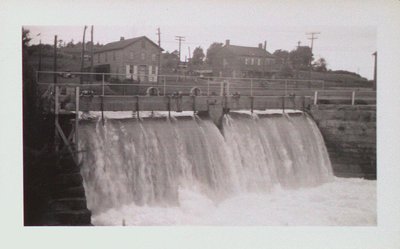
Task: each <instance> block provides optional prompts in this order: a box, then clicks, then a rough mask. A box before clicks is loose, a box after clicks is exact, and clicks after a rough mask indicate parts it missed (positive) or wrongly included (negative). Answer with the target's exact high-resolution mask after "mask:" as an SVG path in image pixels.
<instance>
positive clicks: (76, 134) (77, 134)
mask: <svg viewBox="0 0 400 249" xmlns="http://www.w3.org/2000/svg"><path fill="white" fill-rule="evenodd" d="M79 93H80V91H79V86H77V87H75V150H76V151H77V150H78V141H79Z"/></svg>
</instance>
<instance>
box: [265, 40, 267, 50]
mask: <svg viewBox="0 0 400 249" xmlns="http://www.w3.org/2000/svg"><path fill="white" fill-rule="evenodd" d="M264 50H265V51H267V41H264Z"/></svg>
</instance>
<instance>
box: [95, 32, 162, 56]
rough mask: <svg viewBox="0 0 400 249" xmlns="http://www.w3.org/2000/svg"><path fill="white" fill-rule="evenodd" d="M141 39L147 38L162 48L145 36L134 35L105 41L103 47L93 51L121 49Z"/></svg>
mask: <svg viewBox="0 0 400 249" xmlns="http://www.w3.org/2000/svg"><path fill="white" fill-rule="evenodd" d="M142 39H146V40H148V41H149V42H150V43H152V44H153V45H154V46H156V47H158V48H159V49H161V51H163V49H162V48H161V47H159V46H158V45H157V44H156V43H154V42H153V41H152V40H150V39H149V38H147V37H146V36H139V37H134V38H130V39H124V40H121V41H116V42H110V43H107V44H106V45H104V46H103V47H101V48H99V49H97V50H96V51H95V53H98V52H104V51H110V50H117V49H123V48H126V47H127V46H129V45H131V44H133V43H135V42H137V41H140V40H142Z"/></svg>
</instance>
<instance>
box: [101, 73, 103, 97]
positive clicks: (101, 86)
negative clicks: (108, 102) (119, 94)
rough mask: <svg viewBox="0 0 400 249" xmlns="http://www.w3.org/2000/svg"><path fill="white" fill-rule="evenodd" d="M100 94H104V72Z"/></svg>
mask: <svg viewBox="0 0 400 249" xmlns="http://www.w3.org/2000/svg"><path fill="white" fill-rule="evenodd" d="M101 95H103V96H104V73H103V74H102V83H101Z"/></svg>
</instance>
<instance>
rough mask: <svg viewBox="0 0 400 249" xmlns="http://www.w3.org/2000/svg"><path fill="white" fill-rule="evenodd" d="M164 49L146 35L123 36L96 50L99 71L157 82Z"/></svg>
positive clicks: (114, 76) (96, 62) (96, 65)
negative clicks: (161, 53) (129, 37)
mask: <svg viewBox="0 0 400 249" xmlns="http://www.w3.org/2000/svg"><path fill="white" fill-rule="evenodd" d="M162 50H163V49H162V48H161V47H159V46H158V45H157V44H156V43H154V42H153V41H151V40H150V39H149V38H147V37H146V36H140V37H136V38H131V39H124V37H121V39H120V40H119V41H116V42H111V43H108V44H106V45H104V46H103V47H101V48H100V49H98V50H96V51H95V52H94V58H93V64H94V70H95V72H97V73H112V74H118V75H111V77H112V78H118V79H119V80H123V79H133V80H138V81H141V82H148V81H149V82H156V81H157V76H158V70H159V69H158V57H159V54H160V52H161V51H162Z"/></svg>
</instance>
